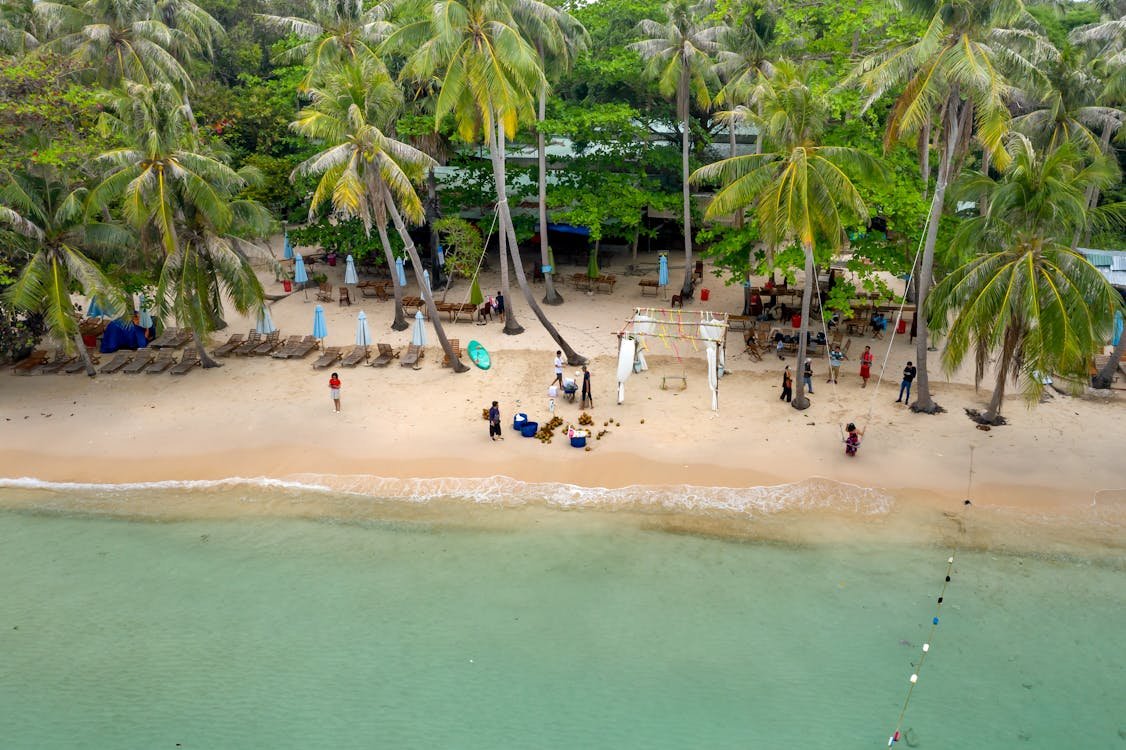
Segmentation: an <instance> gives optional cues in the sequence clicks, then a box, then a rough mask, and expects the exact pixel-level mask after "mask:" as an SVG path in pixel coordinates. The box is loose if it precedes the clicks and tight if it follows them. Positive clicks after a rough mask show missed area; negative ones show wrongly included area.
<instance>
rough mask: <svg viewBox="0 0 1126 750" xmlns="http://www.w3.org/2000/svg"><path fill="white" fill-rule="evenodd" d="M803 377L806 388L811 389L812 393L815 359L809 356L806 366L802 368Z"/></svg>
mask: <svg viewBox="0 0 1126 750" xmlns="http://www.w3.org/2000/svg"><path fill="white" fill-rule="evenodd" d="M801 379H802V382H804V383H805V389H806V390H807V391H809V392H810V393H813V360H812V359H808V358H807V359H806V360H805V367H804V368H803V369H802V373H801Z"/></svg>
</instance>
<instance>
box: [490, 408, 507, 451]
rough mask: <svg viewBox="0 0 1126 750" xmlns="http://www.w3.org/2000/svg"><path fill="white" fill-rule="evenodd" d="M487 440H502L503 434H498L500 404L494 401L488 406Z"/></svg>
mask: <svg viewBox="0 0 1126 750" xmlns="http://www.w3.org/2000/svg"><path fill="white" fill-rule="evenodd" d="M489 440H492V441H493V442H496V441H497V440H504V436H503V435H501V434H500V405H499V404H497V402H496V401H494V402H493V405H492V406H491V407H489Z"/></svg>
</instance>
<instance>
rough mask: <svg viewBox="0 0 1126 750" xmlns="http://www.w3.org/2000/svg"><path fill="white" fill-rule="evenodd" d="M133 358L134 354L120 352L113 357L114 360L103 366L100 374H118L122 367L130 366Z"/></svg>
mask: <svg viewBox="0 0 1126 750" xmlns="http://www.w3.org/2000/svg"><path fill="white" fill-rule="evenodd" d="M132 358H133V352H118V353H117V354H114V355H113V359H111V360H110V361H109V362H106V363H105V364H104V365H102V369H100V370H98V372H104V373H106V374H107V375H108V374H110V373H113V372H117V371H118V370H120V369H121V368H122V367H125V365H127V364H129V360H130V359H132Z"/></svg>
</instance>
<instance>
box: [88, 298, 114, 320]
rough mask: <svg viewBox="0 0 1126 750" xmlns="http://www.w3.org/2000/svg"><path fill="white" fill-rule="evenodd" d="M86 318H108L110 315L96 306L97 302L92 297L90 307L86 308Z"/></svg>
mask: <svg viewBox="0 0 1126 750" xmlns="http://www.w3.org/2000/svg"><path fill="white" fill-rule="evenodd" d="M86 317H88V318H108V317H110V314H109V312H108V311H106V310H103V309H102V306H101V305H99V304H98V300H97V299H96V298H94V297H91V298H90V305H89V307H87V308H86Z"/></svg>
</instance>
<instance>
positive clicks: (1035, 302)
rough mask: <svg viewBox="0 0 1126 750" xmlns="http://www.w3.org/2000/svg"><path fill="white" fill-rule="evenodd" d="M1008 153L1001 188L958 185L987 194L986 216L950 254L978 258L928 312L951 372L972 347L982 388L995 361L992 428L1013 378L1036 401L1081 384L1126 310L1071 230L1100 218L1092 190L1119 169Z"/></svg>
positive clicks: (1022, 143)
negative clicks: (1054, 386) (1065, 385)
mask: <svg viewBox="0 0 1126 750" xmlns="http://www.w3.org/2000/svg"><path fill="white" fill-rule="evenodd" d="M1008 150H1009V153H1010V156H1011V160H1010V164H1009V166H1008V168H1007V169H1006V170H1005V172H1004V174H1003V175H1002V176H1001V178H1000V179H999V180H997V181H993V180H992V179H990V178H989V177H987V176H985V175H983V174H980V173H974V174H971V175H967V177H966V179H965V180H964V182H963V183H961V184H960V185H959V186H958V187H959V188H960V189H964V190H965V191H970V194H972V195H976V194H979V193H982V192H984V193H985V194H986V195H988V197H989V210H988V212H987V213H986V214H985V216H980V217H974V218H972V219H969V220H967V221H966V222H965V223H963V224H962V225H961V226H960V227H959V229H958V231H957V233H956V235H955V237H954V246H955V247H958V248H961V249H963V250H965V251H968V252H969V253H971V254H972V255H971V257H970V259H969V260H968V261H966V262H965V263H964V264H962V265H961V266H959V267H958V268H956V269H954V271H952V272H951V273H950V274H949V275H948V276H947V277H945V278H944V279H943V280H942V282H941V283H939V285H938V286H937V287H935V290H934V292H933V294H932V295H931V296H930V301H929V303H928V305H927V307H926V310H925V312H926V315H927V319H928V321H929V324H930V325H931V326H932V327H934V328H935V329H936V330H939V331H946V330H949V335H948V338H947V343H946V348H945V349H944V351H943V354H942V363H943V366H944V367H945V369H946V370H947V372H952V371H953V370H955V369H957V368H958V367H959V366H960V365H961V364H962V362H963V361H964V360H965V358H966V357H967V356H968V355H969V353H970V351H971V349H972V350H973V352H974V364H975V380H976V382H977V383H980V382H981V380H982V378H983V376H984V374H985V370H986V366H987V365H988V364H989V360H990V358H991V357H993V356H994V355H996V356H997V365H996V381H995V384H994V388H993V396H992V398H991V399H990V402H989V406H988V407H987V409H986V411H985V413H984V414H983V415H982V416H981V418H980V419H981V421H983V422H986V423H992V424H996V423H997V422H998V421H999V419H1000V417H1001V407H1002V403H1003V399H1004V395H1005V384H1006V381H1008V380H1012V381H1013V382H1014V383H1015V382H1018V381H1019V382H1021V383H1022V385H1023V391H1024V395H1025V397H1026V398H1027V399H1028V400H1029V402H1030V403H1033V402H1035V401H1036V400H1037V399H1038V398H1039V396H1040V393H1041V392H1042V391H1043V388H1044V376H1045V375H1048V374H1052V373H1056V374H1058V375H1061V376H1064V377H1067V378H1072V379H1073V380H1074V381H1075V382H1080V383H1081V382H1083V381H1085V380H1086V377H1087V366H1088V362H1089V361H1090V357H1091V355H1092V354H1093V353H1095V352H1097V351H1099V350H1101V348H1102V343H1103V341H1105V340H1106V335H1107V333H1108V332H1109V329H1110V325H1111V321H1112V320H1113V315H1114V312H1115V310H1117V309H1121V305H1122V300H1121V298H1120V297H1119V295H1118V293H1117V292H1116V291H1115V290H1114V288H1113V287H1112V286H1110V284H1109V283H1108V282H1107V280H1106V278H1105V277H1103V275H1102V274H1101V273H1099V271H1098V270H1097V269H1096V268H1094V267H1093V266H1092V265H1091V264H1090V263H1089V262H1088V261H1087V260H1086V258H1084V257H1083V256H1082V255H1081V254H1079V253H1077V252H1075V251H1074V250H1072V249H1071V247H1070V239H1071V236H1070V235H1071V232H1072V230H1073V228H1074V227H1076V226H1083V225H1086V224H1087V223H1088V222H1089V221H1091V220H1092V218H1097V217H1093V216H1092V214H1091V213H1090V212H1088V211H1087V210H1086V202H1085V196H1084V194H1085V191H1086V189H1087V187H1088V185H1089V184H1091V183H1096V184H1099V185H1102V186H1104V187H1105V186H1106V185H1109V184H1112V183H1113V182H1114V180H1115V179H1116V178H1117V169H1116V167H1115V166H1114V165H1113V164H1111V163H1110V162H1108V161H1107V160H1105V159H1099V160H1098V161H1097V162H1096V163H1094V164H1090V165H1088V164H1087V161H1086V158H1085V157H1083V156H1081V155H1080V153H1079V149H1077V148H1076V147H1075V145H1074V144H1071V143H1068V144H1064V145H1062V146H1060V147H1059V148H1057V149H1055V150H1054V151H1051V152H1048V153H1045V154H1039V153H1037V152H1036V150H1035V149H1034V148H1033V146H1032V143H1031V142H1030V141H1029V140H1028V139H1027V138H1026V137H1024V136H1022V135H1019V134H1014V135H1013V136H1012V137H1011V140H1010V142H1009V147H1008ZM1118 211H1119V209H1112V210H1111V211H1110V212H1109V213H1111V214H1113V213H1117V212H1118ZM1102 213H1103V214H1106V213H1108V212H1107V211H1103V212H1102Z"/></svg>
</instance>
